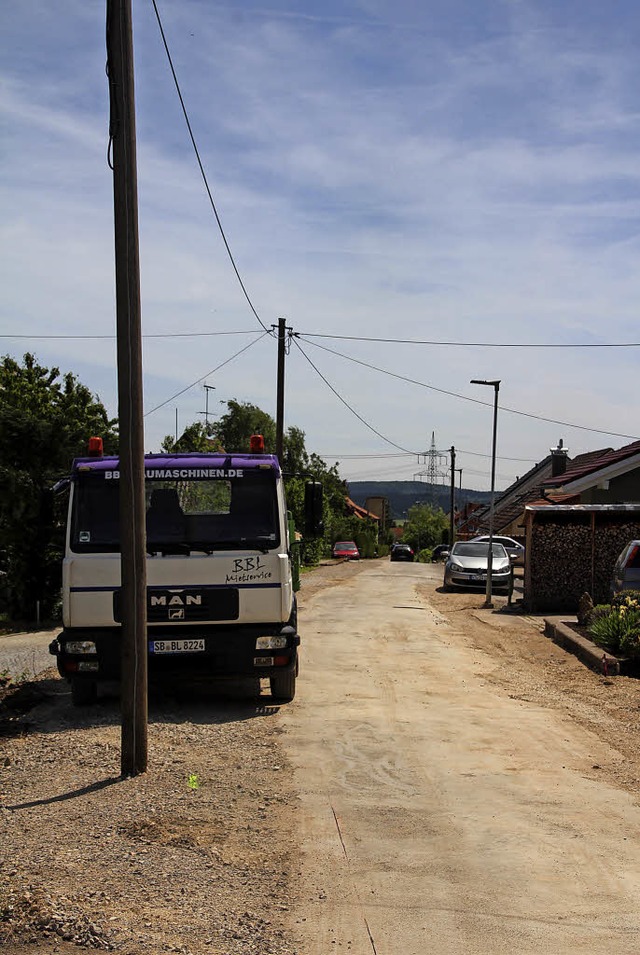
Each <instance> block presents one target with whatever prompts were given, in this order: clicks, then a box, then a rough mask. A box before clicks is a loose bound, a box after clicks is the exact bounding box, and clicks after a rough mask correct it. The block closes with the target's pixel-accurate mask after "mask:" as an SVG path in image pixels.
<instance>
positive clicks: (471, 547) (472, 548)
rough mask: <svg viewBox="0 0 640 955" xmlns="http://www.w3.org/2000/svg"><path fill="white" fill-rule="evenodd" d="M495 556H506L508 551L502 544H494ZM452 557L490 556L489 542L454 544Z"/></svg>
mask: <svg viewBox="0 0 640 955" xmlns="http://www.w3.org/2000/svg"><path fill="white" fill-rule="evenodd" d="M492 550H493V556H494V557H506V556H507V552H506V551H505V549H504V547H503V546H502V544H494V545H493V548H492ZM451 556H452V557H488V556H489V544H488V543H487V542H483V541H467V542H464V541H462V542H460V541H459V542H458V543H457V544H454V545H453V548H452V550H451Z"/></svg>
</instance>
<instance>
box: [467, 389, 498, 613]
mask: <svg viewBox="0 0 640 955" xmlns="http://www.w3.org/2000/svg"><path fill="white" fill-rule="evenodd" d="M471 384H472V385H488V386H489V387H491V388H493V442H492V446H491V499H490V503H489V553H488V555H487V593H486V597H485V601H484V605H485V607H489V608H490V607H493V602H492V600H491V585H492V576H493V511H494V499H495V490H496V437H497V434H498V392H499V391H500V382H499V381H484V380H483V379H479V378H472V379H471Z"/></svg>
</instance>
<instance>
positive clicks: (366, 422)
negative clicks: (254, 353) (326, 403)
mask: <svg viewBox="0 0 640 955" xmlns="http://www.w3.org/2000/svg"><path fill="white" fill-rule="evenodd" d="M292 341H293V342H294V343H295V345H296V347H297V348H298V350H299V352H300V353H301V354H302V355H303V356H304V358H306V360H307V361H308V362H309V364H310V365H311V367H312V368H313V370H314V371H315V373H316V374H317V375H318V376H319V377H320V378H322V380H323V381H324V383H325V385H326V386H327V388H329V389H330V390H331V391H332V392H333V393H334V395H335V396H336V398H337V399H338V400H339V401H341V402H342V404H343V405H344V406H345V408H348V409H349V411H350V412H351V414H353V415H355V416H356V418H357V419H358V421H361V422H362V424H363V425H364V426H365V428H368V429H369V431H373V433H374V434H377V435H378V437H379V438H382V440H383V441H386V443H387V444H390V445H391V447H392V448H398V450H399V451H406V452H407V453H408V454H415V455H418V454H420V453H421V452H420V451H410V450H409V449H408V448H403V447H402V446H401V445H399V444H396V443H395V441H392V440H391V438H387V437H385V435H384V434H381V433H380V431H376V429H375V428H374V427H373V425H370V424H369V422H368V421H365V419H364V418H363V417H362V415H360V414H358V412H357V411H356V410H355V408H352V407H351V405H350V404H349V402H348V401H346V400H345V399H344V398H343V397H342V395H341V394H339V392H338V391H336V389H335V388H334V387H333V385H332V384H331V383H330V382H329V381H327V379H326V378H325V377H324V375H323V374H322V372H321V371H320V369H319V368H317V367H316V366H315V365H314V363H313V362H312V361H311V359H310V358H309V356H308V355H307V354H306V353H305V351H304V349H303V348H302V345H301V344H300V342H299V341H298V340H297V339H296V338H295V337H293V339H292Z"/></svg>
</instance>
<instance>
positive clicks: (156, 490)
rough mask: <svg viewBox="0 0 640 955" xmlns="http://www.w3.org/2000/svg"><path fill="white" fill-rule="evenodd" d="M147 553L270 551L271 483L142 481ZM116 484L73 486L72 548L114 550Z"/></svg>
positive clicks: (274, 524)
mask: <svg viewBox="0 0 640 955" xmlns="http://www.w3.org/2000/svg"><path fill="white" fill-rule="evenodd" d="M145 509H146V533H147V549H148V550H149V551H150V552H151V553H155V552H163V551H166V552H169V551H171V552H172V553H187V554H188V553H190V552H191V551H192V550H202V551H205V552H208V551H212V550H215V549H216V548H222V547H242V546H245V547H246V546H251V545H253V546H255V547H259V548H263V549H265V548H267V547H268V548H273V547H275V546H276V545H277V543H278V540H279V528H278V518H277V514H278V511H277V501H276V487H275V482H274V480H273V479H272V477H271V474H270V472H254V473H250V474H249V475H247V474H245V475H244V476H243V477H242V478H222V479H206V480H195V479H194V480H189V479H187V480H147V481H146V483H145ZM119 522H120V500H119V482H118V481H116V480H109V481H107V480H104V478H103V476H102V474H87V475H83V476H82V477H80V478H79V479H78V480H77V482H76V485H75V490H74V505H73V519H72V532H71V540H72V548H73V550H74V551H80V552H100V551H102V552H108V551H112V552H117V551H119V550H120V544H119V539H120V528H119Z"/></svg>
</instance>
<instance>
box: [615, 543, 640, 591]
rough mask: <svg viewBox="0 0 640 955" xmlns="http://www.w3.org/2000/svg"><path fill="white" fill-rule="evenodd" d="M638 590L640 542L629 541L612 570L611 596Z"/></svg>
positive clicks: (639, 587)
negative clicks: (622, 591)
mask: <svg viewBox="0 0 640 955" xmlns="http://www.w3.org/2000/svg"><path fill="white" fill-rule="evenodd" d="M621 590H640V541H629V543H628V544H627V546H626V547H625V549H624V550H623V551H622V553H621V554H620V556H619V557H618V559H617V561H616V562H615V566H614V568H613V577H612V580H611V594H612V595H613V594H617V593H619V592H620V591H621Z"/></svg>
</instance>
